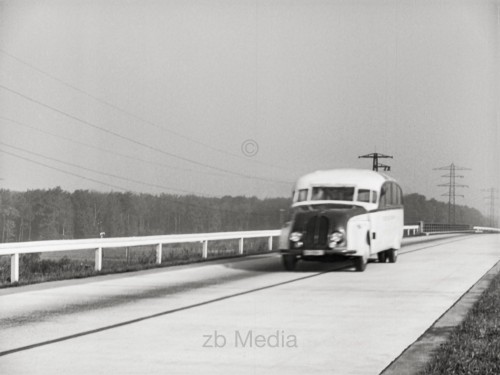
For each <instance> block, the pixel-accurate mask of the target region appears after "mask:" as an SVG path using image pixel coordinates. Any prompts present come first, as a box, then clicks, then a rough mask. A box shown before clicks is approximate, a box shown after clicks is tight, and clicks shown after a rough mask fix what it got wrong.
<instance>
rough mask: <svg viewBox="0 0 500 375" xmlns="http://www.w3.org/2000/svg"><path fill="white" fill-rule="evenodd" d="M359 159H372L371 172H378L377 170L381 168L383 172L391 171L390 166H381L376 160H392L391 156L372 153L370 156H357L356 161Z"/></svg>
mask: <svg viewBox="0 0 500 375" xmlns="http://www.w3.org/2000/svg"><path fill="white" fill-rule="evenodd" d="M359 158H369V159H373V167H372V170H374V171H378V169H379V168H383V170H384V171H390V170H391V166H390V165H386V164H382V163H379V162H378V159H379V158H380V159H384V158H391V159H392V158H393V157H392V156H390V155H384V154H380V153H378V152H374V153H371V154H366V155H361V156H358V159H359Z"/></svg>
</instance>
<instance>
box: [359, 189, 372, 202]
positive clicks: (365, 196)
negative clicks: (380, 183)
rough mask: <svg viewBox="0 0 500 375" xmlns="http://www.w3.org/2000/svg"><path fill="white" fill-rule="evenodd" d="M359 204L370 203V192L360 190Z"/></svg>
mask: <svg viewBox="0 0 500 375" xmlns="http://www.w3.org/2000/svg"><path fill="white" fill-rule="evenodd" d="M358 202H367V203H369V202H370V190H367V189H359V190H358Z"/></svg>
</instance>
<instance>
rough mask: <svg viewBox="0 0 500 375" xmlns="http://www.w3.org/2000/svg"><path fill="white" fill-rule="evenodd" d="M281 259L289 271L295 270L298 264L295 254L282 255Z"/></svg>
mask: <svg viewBox="0 0 500 375" xmlns="http://www.w3.org/2000/svg"><path fill="white" fill-rule="evenodd" d="M281 261H282V263H283V267H284V268H285V270H287V271H293V270H294V269H295V266H296V265H297V257H296V256H295V255H290V254H284V255H282V256H281Z"/></svg>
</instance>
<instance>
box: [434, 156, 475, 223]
mask: <svg viewBox="0 0 500 375" xmlns="http://www.w3.org/2000/svg"><path fill="white" fill-rule="evenodd" d="M434 170H445V171H449V174H445V175H443V176H441V177H449V179H450V182H448V183H447V184H440V185H438V186H446V187H447V188H448V193H445V194H442V196H445V197H448V224H455V197H457V196H458V197H464V196H463V195H460V194H456V188H457V187H468V186H467V185H461V184H457V183H456V179H457V178H463V177H464V176H461V175H457V174H456V171H465V170H470V168H464V167H458V166H456V165H455V164H453V163H451V164H450V165H447V166H446V167H441V168H434Z"/></svg>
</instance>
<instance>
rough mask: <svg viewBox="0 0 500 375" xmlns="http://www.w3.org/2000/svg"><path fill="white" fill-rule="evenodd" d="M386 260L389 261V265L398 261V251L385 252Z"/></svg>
mask: <svg viewBox="0 0 500 375" xmlns="http://www.w3.org/2000/svg"><path fill="white" fill-rule="evenodd" d="M387 259H389V263H396V261H397V260H398V251H397V250H396V249H389V250H387Z"/></svg>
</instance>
